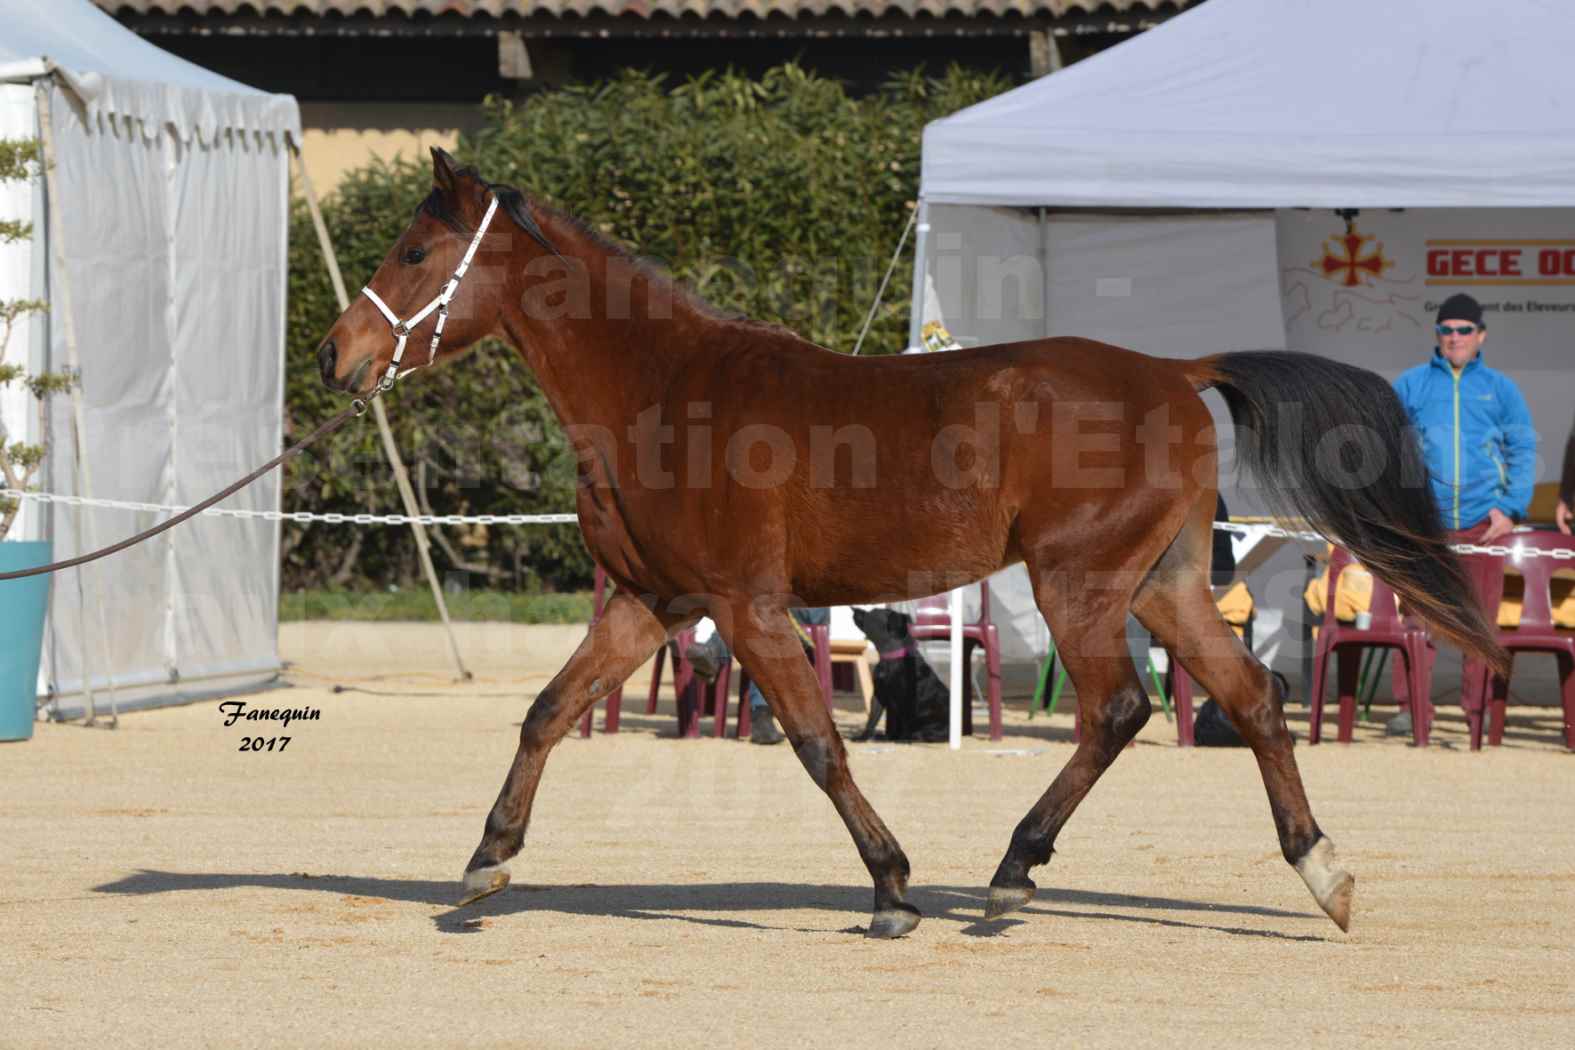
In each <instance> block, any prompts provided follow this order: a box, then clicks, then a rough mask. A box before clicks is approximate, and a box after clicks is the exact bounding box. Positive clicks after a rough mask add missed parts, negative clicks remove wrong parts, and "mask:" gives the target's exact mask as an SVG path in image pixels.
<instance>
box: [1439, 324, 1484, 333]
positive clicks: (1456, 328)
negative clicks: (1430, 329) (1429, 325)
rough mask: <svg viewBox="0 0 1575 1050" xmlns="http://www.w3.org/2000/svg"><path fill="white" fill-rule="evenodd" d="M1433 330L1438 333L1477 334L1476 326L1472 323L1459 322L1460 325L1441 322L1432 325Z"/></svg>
mask: <svg viewBox="0 0 1575 1050" xmlns="http://www.w3.org/2000/svg"><path fill="white" fill-rule="evenodd" d="M1434 330H1435V331H1437V332H1438V334H1439V335H1476V334H1477V326H1476V325H1474V324H1461V325H1453V324H1441V325H1435V326H1434Z"/></svg>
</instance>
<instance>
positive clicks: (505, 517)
mask: <svg viewBox="0 0 1575 1050" xmlns="http://www.w3.org/2000/svg"><path fill="white" fill-rule="evenodd" d="M5 496H15V497H19V498H21V499H30V500H36V501H38V502H40V503H61V504H65V505H66V506H71V507H106V508H109V509H111V510H136V511H152V512H154V513H161V514H179V513H180V512H182V511H184V510H186V509H187V508H186V507H182V506H175V505H170V504H164V503H137V502H134V501H132V500H119V499H87V498H85V497H83V496H61V495H57V494H55V493H53V492H15V491H12V490H10V489H0V498H3V497H5ZM203 514H217V515H219V516H220V517H224V518H256V519H261V520H263V521H289V522H295V523H297V524H301V525H312V524H316V523H319V522H320V523H323V524H326V525H409V524H411V523H412V522H415V523H417V524H421V525H568V524H573V523H574V522H577V521H579V520H580V518H579V515H577V514H417V515H414V516H412V515H409V514H335V513H329V514H312V513H309V512H307V511H303V510H296V511H290V510H232V509H229V508H226V507H209V508H208V509H207V510H205V511H203Z"/></svg>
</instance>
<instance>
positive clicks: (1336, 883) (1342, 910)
mask: <svg viewBox="0 0 1575 1050" xmlns="http://www.w3.org/2000/svg"><path fill="white" fill-rule="evenodd" d="M1296 873H1297V874H1298V875H1300V876H1301V877H1302V881H1303V882H1305V883H1306V884H1307V888H1308V889H1309V890H1311V891H1312V895H1313V900H1315V901H1317V902H1318V906H1319V907H1320V908H1322V909H1323V910H1324V912H1325V914H1327V915H1328V916H1329V918H1331V919H1333V920H1334V924H1335V925H1336V926H1338V927H1340V929H1341V931H1342V932H1345V933H1349V932H1350V930H1351V898H1352V897H1353V896H1354V895H1355V893H1356V879H1355V878H1353V877H1352V876H1351V873H1350V872H1348V871H1345V870H1343V869H1341V868H1338V867H1336V866H1335V859H1334V843H1332V842H1330V841H1329V840H1328V839H1327V838H1324V837H1322V836H1320V837H1319V839H1318V841H1317V842H1315V843H1313V848H1312V849H1310V850H1308V851H1307V852H1306V853H1305V854H1303V855H1302V859H1301V860H1299V861H1297V862H1296Z"/></svg>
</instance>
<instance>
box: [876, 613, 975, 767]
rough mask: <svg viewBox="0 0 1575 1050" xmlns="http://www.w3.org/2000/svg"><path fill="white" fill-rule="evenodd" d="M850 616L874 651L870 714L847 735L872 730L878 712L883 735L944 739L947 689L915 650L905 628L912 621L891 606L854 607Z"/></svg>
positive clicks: (947, 722) (948, 700)
mask: <svg viewBox="0 0 1575 1050" xmlns="http://www.w3.org/2000/svg"><path fill="white" fill-rule="evenodd" d="M853 622H854V623H855V624H857V625H858V628H859V630H861V631H863V632H864V637H866V638H868V639H869V640H870V641H872V642H874V643H875V649H876V651H877V652H879V653H880V663H878V664H876V665H875V699H874V700H873V701H872V702H871V703H870V719H869V722H867V723H866V724H865V726H864V731H863V732H862V733H860V734H859V735H858V736H856V737H854V738H853V739H854V740H868V739H869V738H870V737H871V736H873V735H874V734H875V727H876V725H878V724H879V723H880V718H881V715H882V714H884V715H885V716H886V739H887V740H924V741H929V742H934V741H938V740H945V739H947V737H948V735H949V728H950V714H951V693H950V692H949V691H948V690H947V688H946V686H945V685H944V684H942V682H941V680H940V679H939V678H938V677H936V674H935V669H934V668H932V667H931V666H930V665H929V664H928V663H926V662H925V660H924V657H922V656H920V655H919V647H918V644H917V643H915V642H914V640H913V635H912V634H911V633H910V632H909V630H908V627H909V625H910V624H911V623H912V622H913V621H912V620H910V619H909V618H908V617H907V616H905V615H903V614H902V613H900V612H895V611H893V610H891V609H854V610H853Z"/></svg>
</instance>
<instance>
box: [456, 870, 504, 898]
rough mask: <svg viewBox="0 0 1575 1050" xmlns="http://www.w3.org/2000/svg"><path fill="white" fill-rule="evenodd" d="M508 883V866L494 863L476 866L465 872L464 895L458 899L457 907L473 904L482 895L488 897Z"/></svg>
mask: <svg viewBox="0 0 1575 1050" xmlns="http://www.w3.org/2000/svg"><path fill="white" fill-rule="evenodd" d="M508 884H509V866H508V865H507V864H495V865H492V866H490V867H485V868H476V869H475V870H474V871H467V872H465V881H464V885H463V889H464V896H462V897H461V898H460V899H459V907H461V908H463V907H464V906H465V905H467V904H474V903H475V902H476V901H479V900H480V899H481V898H483V897H490V896H492V895H493V894H494V893H497V892H498V891H499V890H501V889H504V888H505V887H507V886H508Z"/></svg>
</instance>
